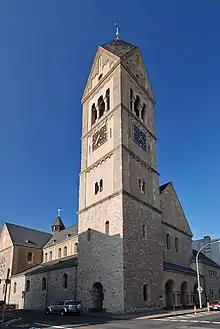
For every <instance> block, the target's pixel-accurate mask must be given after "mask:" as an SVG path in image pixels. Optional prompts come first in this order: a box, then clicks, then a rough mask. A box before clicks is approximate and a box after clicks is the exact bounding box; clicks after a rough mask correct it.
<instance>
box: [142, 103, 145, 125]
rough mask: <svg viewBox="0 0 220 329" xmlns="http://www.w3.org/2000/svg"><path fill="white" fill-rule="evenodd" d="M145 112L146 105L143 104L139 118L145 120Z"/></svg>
mask: <svg viewBox="0 0 220 329" xmlns="http://www.w3.org/2000/svg"><path fill="white" fill-rule="evenodd" d="M145 112H146V105H145V104H143V107H142V109H141V120H142V121H144V122H145Z"/></svg>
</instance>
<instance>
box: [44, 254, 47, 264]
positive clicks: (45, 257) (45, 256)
mask: <svg viewBox="0 0 220 329" xmlns="http://www.w3.org/2000/svg"><path fill="white" fill-rule="evenodd" d="M44 260H45V262H47V252H45V255H44Z"/></svg>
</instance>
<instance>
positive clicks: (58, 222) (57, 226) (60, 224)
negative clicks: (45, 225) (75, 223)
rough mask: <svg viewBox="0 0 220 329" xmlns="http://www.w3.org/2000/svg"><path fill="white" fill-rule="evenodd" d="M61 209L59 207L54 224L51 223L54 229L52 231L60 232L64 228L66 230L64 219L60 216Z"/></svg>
mask: <svg viewBox="0 0 220 329" xmlns="http://www.w3.org/2000/svg"><path fill="white" fill-rule="evenodd" d="M60 211H61V210H60V209H58V212H57V218H56V219H55V221H54V222H53V224H52V225H51V229H52V232H53V233H54V232H60V231H62V230H65V226H64V224H63V221H62V219H61V217H60Z"/></svg>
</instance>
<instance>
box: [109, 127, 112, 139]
mask: <svg viewBox="0 0 220 329" xmlns="http://www.w3.org/2000/svg"><path fill="white" fill-rule="evenodd" d="M109 137H110V138H112V128H110V129H109Z"/></svg>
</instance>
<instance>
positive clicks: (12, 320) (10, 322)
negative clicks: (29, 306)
mask: <svg viewBox="0 0 220 329" xmlns="http://www.w3.org/2000/svg"><path fill="white" fill-rule="evenodd" d="M20 320H21V318H16V319H11V320H9V321H6V322H5V323H4V326H5V327H8V326H9V325H10V324H12V323H15V322H18V321H20Z"/></svg>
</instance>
